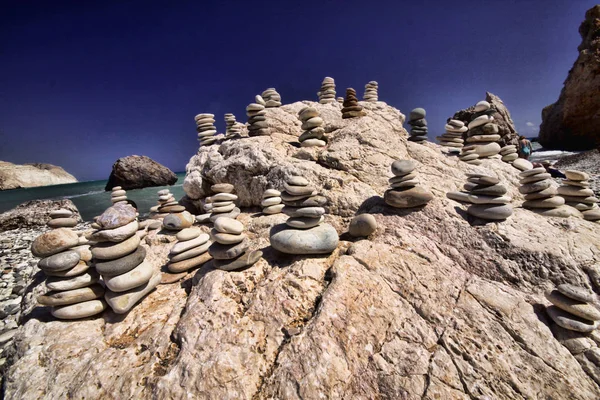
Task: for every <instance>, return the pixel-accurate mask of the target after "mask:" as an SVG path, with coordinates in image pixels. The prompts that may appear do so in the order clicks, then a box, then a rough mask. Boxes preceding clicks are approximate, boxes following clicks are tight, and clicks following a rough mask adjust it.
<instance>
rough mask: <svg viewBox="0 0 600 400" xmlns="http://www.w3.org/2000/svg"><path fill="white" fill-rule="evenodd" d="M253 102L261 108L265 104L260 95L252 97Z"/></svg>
mask: <svg viewBox="0 0 600 400" xmlns="http://www.w3.org/2000/svg"><path fill="white" fill-rule="evenodd" d="M254 101H256V104H260V105H262V106H264V105H265V104H266V103H265V99H263V98H262V96H261V95H260V94H257V95H256V96H254Z"/></svg>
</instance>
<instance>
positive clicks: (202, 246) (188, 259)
mask: <svg viewBox="0 0 600 400" xmlns="http://www.w3.org/2000/svg"><path fill="white" fill-rule="evenodd" d="M209 239H210V238H209V236H208V235H207V234H206V233H202V231H201V230H200V228H198V227H195V226H194V227H191V228H186V229H183V230H181V231H179V232H178V233H177V242H176V243H175V245H173V247H172V248H171V251H170V252H169V262H168V263H167V269H168V270H169V272H171V273H174V274H177V273H181V272H186V271H189V270H190V269H192V268H196V267H199V266H201V265H203V264H204V263H206V262H207V261H210V260H211V259H212V257H211V256H210V254H209V253H208V248H209V246H210V245H211V244H212V242H211V241H210V240H209Z"/></svg>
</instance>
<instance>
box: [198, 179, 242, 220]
mask: <svg viewBox="0 0 600 400" xmlns="http://www.w3.org/2000/svg"><path fill="white" fill-rule="evenodd" d="M210 189H211V190H212V192H213V193H215V194H214V195H212V196H211V197H209V198H206V204H205V207H204V210H205V211H210V213H211V214H210V221H211V222H215V221H216V220H217V218H220V217H228V218H233V219H235V218H237V216H238V215H240V209H239V208H238V207H236V205H235V201H236V200H237V199H238V197H237V196H236V195H235V194H233V189H234V187H233V185H232V184H229V183H217V184H214V185H212V186H211V187H210Z"/></svg>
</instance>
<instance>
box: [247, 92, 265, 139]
mask: <svg viewBox="0 0 600 400" xmlns="http://www.w3.org/2000/svg"><path fill="white" fill-rule="evenodd" d="M257 97H258V96H257ZM246 115H247V116H248V117H249V118H248V124H249V125H248V135H249V136H269V135H270V134H271V130H270V129H269V125H268V123H267V112H266V111H265V106H264V105H263V104H259V103H250V104H249V105H248V107H246Z"/></svg>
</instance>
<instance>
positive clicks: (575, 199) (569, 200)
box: [561, 194, 598, 204]
mask: <svg viewBox="0 0 600 400" xmlns="http://www.w3.org/2000/svg"><path fill="white" fill-rule="evenodd" d="M561 197H562V198H564V199H565V201H566V202H567V203H583V204H596V203H597V202H598V199H597V198H596V197H594V196H588V197H577V196H567V195H564V194H563V195H561Z"/></svg>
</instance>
